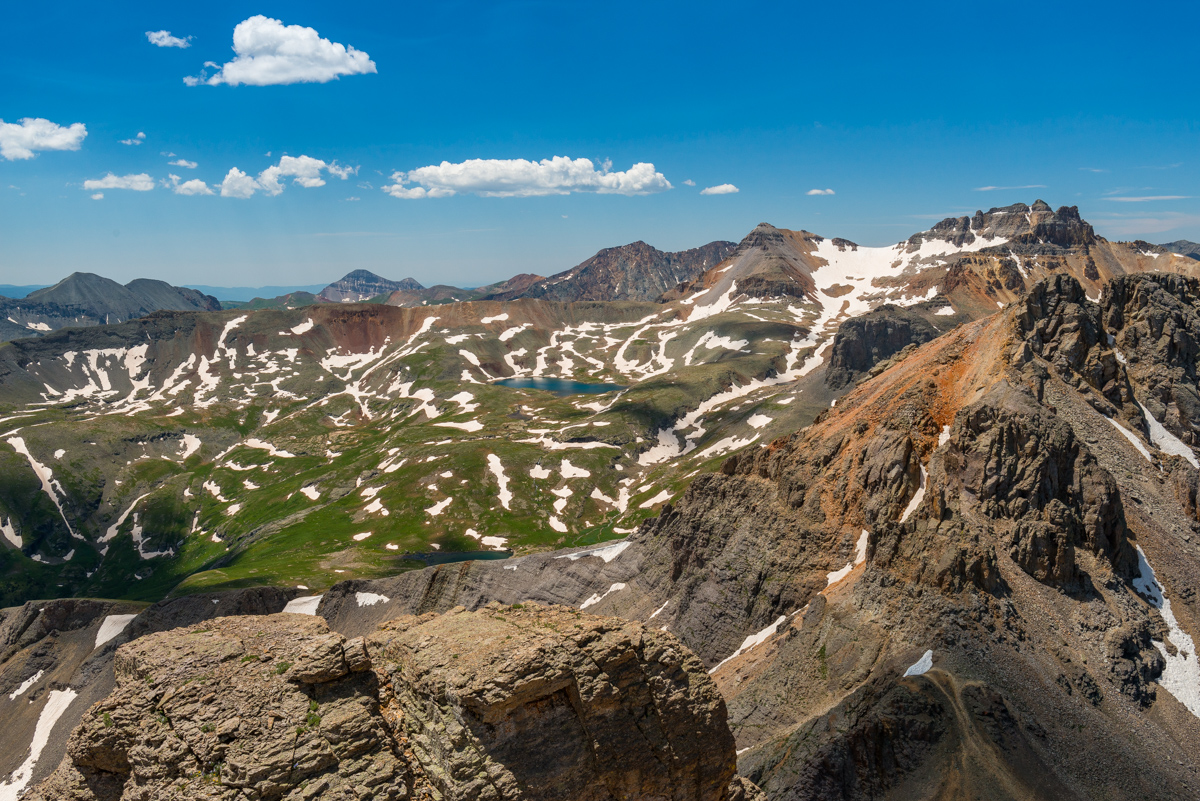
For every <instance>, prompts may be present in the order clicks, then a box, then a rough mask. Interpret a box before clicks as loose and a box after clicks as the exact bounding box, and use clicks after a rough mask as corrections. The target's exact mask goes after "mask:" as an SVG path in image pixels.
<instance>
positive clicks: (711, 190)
mask: <svg viewBox="0 0 1200 801" xmlns="http://www.w3.org/2000/svg"><path fill="white" fill-rule="evenodd" d="M740 191H741V190H740V189H738V188H737V187H736V186H734V185H733V184H717V185H716V186H706V187H705V188H703V189H701V190H700V194H702V195H736V194H737V193H738V192H740Z"/></svg>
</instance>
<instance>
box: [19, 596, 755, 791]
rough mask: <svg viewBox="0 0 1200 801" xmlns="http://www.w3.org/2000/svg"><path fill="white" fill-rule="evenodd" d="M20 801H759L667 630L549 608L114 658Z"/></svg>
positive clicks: (178, 638) (697, 677)
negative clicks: (45, 772) (105, 682)
mask: <svg viewBox="0 0 1200 801" xmlns="http://www.w3.org/2000/svg"><path fill="white" fill-rule="evenodd" d="M114 668H115V674H116V688H115V689H114V691H113V692H112V693H111V694H110V695H109V696H108V697H107V698H105V699H104V700H103V701H101V702H99V703H97V704H95V705H93V706H92V708H91V709H89V710H87V712H86V713H84V716H83V720H82V722H81V723H80V724H79V725H78V726H77V727H76V729H75V731H74V732H73V733H72V735H71V737H70V740H69V741H68V743H67V747H66V758H65V759H64V760H63V762H62V764H61V765H60V766H59V768H58V770H57V771H55V773H54V774H53V775H51V776H50V777H49V778H48V779H46V781H44V782H43V783H42V784H41V785H39V787H38V788H37V789H36V790H35V791H34V792H33V793H31V794H29V795H28V796H26V798H29V799H46V801H50V799H67V798H70V799H80V801H83V800H84V799H88V800H89V801H90V800H91V799H118V798H120V799H134V798H154V799H184V798H214V799H217V798H229V799H234V798H247V797H250V798H257V799H277V798H292V799H301V798H304V799H311V798H364V797H369V798H378V799H403V798H445V799H462V800H463V801H467V800H468V799H496V800H497V801H499V800H500V799H525V798H528V799H548V798H574V799H597V800H598V801H601V800H602V801H609V800H610V799H622V798H645V799H650V798H654V799H678V801H684V799H688V800H689V801H691V799H702V800H704V801H708V800H709V799H711V800H712V801H724V800H725V799H729V800H730V801H734V800H735V799H747V798H761V794H759V793H758V791H757V790H756V788H754V787H753V786H752V785H750V784H749V783H748V782H746V781H745V780H743V779H740V778H738V777H737V776H736V775H735V770H736V763H735V757H734V747H733V737H732V735H731V734H730V733H729V728H728V725H727V723H726V711H725V704H724V702H723V701H722V699H721V696H720V695H719V694H718V693H717V691H716V688H715V687H714V685H713V683H712V681H711V680H710V679H709V678H708V677H707V676H706V675H705V673H704V671H703V669H702V667H701V665H700V663H699V662H698V661H697V660H696V658H695V657H694V656H693V655H692V654H691V653H690V652H689V651H688V650H687V649H686V648H684V647H683V646H681V645H680V644H679V642H678V641H677V640H676V639H675V638H674V637H673V636H672V635H670V634H664V633H661V632H653V633H652V632H650V631H648V630H647V629H646V628H645V627H643V626H642V625H641V624H640V623H636V622H630V621H616V620H610V619H604V618H597V617H593V616H591V615H584V614H581V613H580V612H579V611H578V610H576V609H569V608H560V607H522V606H521V605H517V606H515V607H506V606H501V605H499V604H495V603H493V604H489V605H487V606H486V607H484V608H483V609H481V610H479V611H478V612H466V611H464V610H462V609H461V608H460V609H456V610H452V611H450V612H448V613H446V614H444V615H425V616H423V617H420V618H416V617H401V618H396V619H393V620H390V621H388V622H387V623H386V624H384V625H383V626H381V627H380V628H379V629H377V630H376V631H375V632H373V633H372V634H371V635H369V636H367V637H357V638H353V639H346V638H345V637H343V636H341V635H339V634H337V633H336V632H332V631H330V630H329V627H328V626H327V625H326V624H325V621H324V620H322V619H321V618H319V617H309V616H305V615H298V614H287V613H285V614H278V615H272V616H268V617H261V616H244V617H225V618H219V619H216V620H213V621H211V622H208V623H204V624H200V625H193V626H188V627H184V628H179V629H174V630H172V631H169V632H164V633H158V634H151V635H148V636H145V637H142V638H140V639H138V640H136V641H134V642H131V643H129V644H127V645H124V646H122V647H121V648H120V649H118V651H117V652H116V657H115V661H114Z"/></svg>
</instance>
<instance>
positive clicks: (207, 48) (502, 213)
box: [0, 1, 1200, 286]
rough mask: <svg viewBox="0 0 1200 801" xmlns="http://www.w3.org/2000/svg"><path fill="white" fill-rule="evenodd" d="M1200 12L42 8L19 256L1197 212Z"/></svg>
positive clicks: (0, 31)
mask: <svg viewBox="0 0 1200 801" xmlns="http://www.w3.org/2000/svg"><path fill="white" fill-rule="evenodd" d="M274 21H278V22H274ZM1197 22H1200V11H1198V10H1197V6H1196V5H1195V4H1184V3H1142V4H1139V5H1138V6H1136V8H1133V10H1131V7H1130V6H1129V5H1128V4H1115V3H1090V4H1083V3H1058V4H1036V5H1023V6H1012V5H1003V4H980V3H961V2H960V3H924V4H915V5H914V4H879V3H858V4H850V3H840V4H835V3H821V4H810V3H795V2H793V3H739V4H732V3H723V4H705V3H696V2H692V3H686V4H685V3H654V2H645V1H643V2H637V3H623V2H604V3H590V2H570V3H544V2H510V3H470V2H443V3H404V4H401V3H386V4H383V3H380V4H366V3H339V4H331V3H321V4H316V3H297V2H292V3H286V4H281V3H271V2H255V3H242V2H236V3H208V4H202V5H200V6H194V5H191V4H173V5H171V6H168V5H166V4H150V3H143V4H138V3H125V4H105V5H97V4H94V3H86V4H85V3H69V2H68V3H56V4H20V5H19V6H17V7H14V8H10V9H7V10H6V12H5V23H4V25H3V26H2V27H0V85H2V86H4V90H3V92H0V119H2V120H3V121H4V125H3V126H0V148H3V149H2V150H0V283H11V284H29V283H51V282H53V281H56V280H58V279H60V278H62V277H64V276H65V275H67V274H69V273H70V272H72V271H75V270H86V271H91V272H98V273H101V274H104V275H107V276H109V277H112V278H115V279H118V280H121V281H128V280H130V279H133V278H136V277H154V278H162V279H165V280H168V281H172V282H174V283H196V284H209V285H242V286H244V285H251V286H254V285H264V284H274V285H279V284H311V283H319V282H323V281H328V280H332V279H335V278H337V277H339V276H340V275H342V274H344V273H345V272H348V271H349V270H351V269H355V268H365V269H369V270H372V271H375V272H377V273H380V274H382V275H385V276H388V277H392V278H400V277H403V276H406V275H411V276H413V277H415V278H417V279H418V280H419V281H421V282H423V283H425V284H427V285H428V284H433V283H454V284H460V285H472V284H482V283H488V282H491V281H495V280H501V279H504V278H507V277H508V276H510V275H512V274H514V273H518V272H538V273H542V274H550V273H552V272H556V271H558V270H562V269H566V268H567V267H570V266H572V265H574V264H576V263H578V262H579V261H581V260H583V259H585V258H587V257H588V256H590V255H591V254H592V253H594V252H595V251H596V250H598V249H600V248H602V247H606V246H610V245H618V244H623V243H626V242H630V241H633V240H637V239H642V240H645V241H647V242H649V243H650V244H652V245H654V246H656V247H659V248H662V249H665V250H675V249H681V248H687V247H694V246H697V245H700V244H702V243H704V242H707V241H711V240H713V239H732V240H737V239H740V238H741V237H742V236H743V235H745V233H747V232H748V231H749V230H750V229H751V228H752V227H753V226H754V225H755V224H757V223H758V222H761V221H768V222H771V223H773V224H775V225H779V226H782V227H790V228H805V229H808V230H811V231H816V232H818V233H822V234H825V235H827V236H843V237H846V238H849V239H852V240H854V241H857V242H861V243H863V244H884V243H890V242H894V241H898V240H899V239H902V238H905V237H907V236H908V235H910V234H911V233H913V232H914V231H918V230H922V229H924V228H927V227H928V226H929V225H930V224H931V223H932V222H933V221H935V220H936V219H940V218H941V217H943V216H950V215H957V214H969V213H972V212H973V211H974V210H975V209H978V208H983V209H987V208H989V207H991V206H998V205H1006V204H1008V203H1012V202H1015V201H1018V200H1020V201H1024V202H1026V203H1030V202H1032V201H1033V200H1034V199H1035V198H1037V197H1041V198H1044V199H1045V200H1046V201H1047V202H1049V203H1050V204H1051V205H1054V206H1058V205H1064V204H1065V205H1078V206H1079V207H1080V210H1081V212H1082V213H1083V215H1084V216H1085V217H1086V218H1087V219H1089V220H1090V221H1091V222H1093V224H1095V225H1096V227H1097V230H1098V231H1099V232H1100V233H1102V234H1104V235H1106V236H1109V237H1110V238H1114V239H1132V238H1144V239H1148V240H1151V241H1168V240H1173V239H1178V238H1188V239H1193V240H1200V198H1198V197H1197V196H1200V187H1198V186H1197V179H1198V178H1200V158H1197V155H1198V153H1197V134H1198V133H1200V122H1197V116H1196V114H1195V109H1196V108H1197V100H1198V99H1200V98H1198V92H1197V88H1196V81H1195V75H1196V66H1195V54H1194V52H1195V51H1194V47H1193V46H1191V45H1190V44H1189V41H1188V40H1187V39H1186V37H1180V36H1179V35H1177V34H1176V32H1179V31H1184V32H1186V31H1190V30H1195V28H1196V24H1197ZM239 26H240V27H239ZM291 26H295V27H291ZM235 29H239V30H240V31H242V33H243V34H244V36H243V39H242V42H243V44H242V47H241V50H240V51H239V52H238V53H235V51H234V32H235ZM304 29H312V31H305V30H304ZM159 31H169V32H170V35H171V36H172V37H175V39H177V40H181V41H179V42H172V41H171V40H169V39H165V38H164V37H165V34H160V35H158V36H157V37H155V38H157V39H158V40H159V42H160V44H161V43H166V44H168V45H169V44H172V43H174V44H180V43H186V44H187V45H188V46H187V47H179V46H159V45H158V44H155V43H152V42H151V41H150V40H149V38H148V36H147V33H148V32H159ZM322 40H324V41H322ZM339 48H341V49H339ZM235 57H236V59H237V60H236V61H235ZM206 62H211V63H212V64H213V66H209V67H205V64H206ZM335 76H337V77H335ZM189 77H190V78H193V79H194V80H193V81H191V82H192V83H196V84H198V85H192V86H189V85H187V83H186V82H185V80H184V79H185V78H189ZM210 83H215V84H216V85H209V84H210ZM235 84H236V85H235ZM262 84H265V85H262ZM24 119H31V120H46V121H48V123H46V124H52V125H53V126H60V127H59V128H55V129H52V130H42V131H34V129H33V127H31V126H35V125H41V124H40V123H37V124H35V123H22V122H21V121H22V120H24ZM75 124H82V126H83V127H84V128H85V129H86V136H81V131H80V129H79V128H71V127H70V126H72V125H75ZM139 133H142V134H144V135H145V136H144V138H138V134H139ZM123 140H125V141H130V142H140V144H123V143H122V141H123ZM6 143H7V144H6ZM23 143H24V144H23ZM42 146H45V147H42ZM55 148H60V149H55ZM61 148H77V149H61ZM163 154H174V155H173V156H168V155H163ZM268 154H270V155H268ZM285 155H286V156H287V157H289V158H288V159H286V160H284V159H283V157H284V156H285ZM300 157H307V159H301V158H300ZM555 157H558V158H560V159H561V160H570V161H569V162H566V161H560V162H559V163H558V164H557V165H554V164H547V165H541V164H540V162H541V161H542V160H544V159H546V160H548V159H552V158H555ZM476 159H478V160H484V162H483V163H473V162H472V161H471V160H476ZM518 159H523V160H528V161H529V162H532V164H521V163H518V162H516V161H514V160H518ZM581 159H588V160H590V162H591V164H590V165H587V164H585V163H584V162H581V161H579V160H581ZM181 160H182V161H184V162H188V163H189V164H190V163H193V162H194V163H195V165H196V166H195V167H191V166H187V165H184V166H180V165H178V164H177V165H171V164H170V162H173V161H174V162H180V161H181ZM442 162H449V163H450V165H451V166H450V167H448V168H442V167H440V166H439V165H441V164H442ZM606 163H610V164H611V166H609V167H608V168H607V169H606V168H605V164H606ZM454 165H461V166H454ZM635 165H643V166H641V167H635ZM651 165H652V166H651ZM234 168H236V169H237V170H238V171H240V173H244V178H240V181H239V180H227V177H228V176H229V175H230V171H231V169H234ZM347 168H348V169H347ZM423 168H426V169H423ZM355 170H357V172H356V173H355V172H354V171H355ZM264 171H265V172H264ZM397 173H400V175H399V176H397V175H396V174H397ZM109 174H111V175H112V176H113V178H111V179H106V176H108V175H109ZM171 175H175V176H178V178H177V179H172V178H171V177H170V176H171ZM343 175H344V176H345V178H342V177H340V176H343ZM140 176H144V177H140ZM234 177H235V178H238V176H237V175H235V176H234ZM297 181H299V182H301V183H297ZM88 182H92V183H88ZM97 182H98V183H97ZM189 182H192V183H190V184H189ZM199 182H203V188H201V185H200V183H199ZM688 182H693V183H694V185H690V184H689V183H688ZM302 183H307V184H309V186H307V187H306V186H304V185H301V184H302ZM185 184H186V185H187V186H184V185H185ZM318 184H319V185H318ZM727 184H728V185H732V186H735V187H737V189H738V191H737V192H736V193H732V192H729V193H726V194H707V195H706V194H702V193H701V191H702V190H703V189H705V188H709V187H720V186H723V185H727ZM123 185H124V186H143V187H145V186H147V185H150V186H153V188H152V189H149V190H147V191H138V190H136V189H128V188H118V187H120V186H123ZM223 185H224V186H225V188H226V193H225V194H226V196H222V186H223ZM668 185H669V187H670V188H667V186H668ZM385 186H386V187H392V188H393V189H392V191H391V192H390V193H389V192H388V191H385V190H384V188H383V187H385ZM982 187H1009V188H999V189H992V190H988V191H980V189H981V188H982ZM181 188H183V190H184V191H185V192H186V191H192V192H193V194H180V193H179V192H178V191H177V190H180V189H181ZM829 189H831V190H833V194H820V195H816V194H809V192H810V191H812V190H829ZM276 190H278V191H276ZM414 190H417V191H414ZM204 192H211V193H212V194H204ZM547 192H550V193H552V194H546V193H547ZM558 192H566V194H557V193H558ZM451 193H452V194H451ZM239 194H240V195H249V196H248V197H240V196H235V195H239ZM489 194H490V195H495V194H503V195H517V196H501V197H497V196H488V195H489ZM94 195H103V197H102V198H99V199H93V196H94ZM397 195H399V196H397ZM405 195H423V196H422V197H405ZM438 195H441V196H438ZM351 198H355V199H351ZM1148 198H1149V199H1148Z"/></svg>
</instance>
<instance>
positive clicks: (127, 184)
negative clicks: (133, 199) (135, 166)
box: [83, 172, 154, 192]
mask: <svg viewBox="0 0 1200 801" xmlns="http://www.w3.org/2000/svg"><path fill="white" fill-rule="evenodd" d="M83 188H84V189H86V190H89V191H90V190H93V189H132V190H134V191H135V192H149V191H150V190H151V189H153V188H154V179H153V178H151V177H150V176H149V175H147V174H146V173H144V172H139V173H137V174H135V175H114V174H112V173H111V172H110V173H109V174H108V175H105V176H104V177H103V178H100V179H93V180H89V181H84V182H83Z"/></svg>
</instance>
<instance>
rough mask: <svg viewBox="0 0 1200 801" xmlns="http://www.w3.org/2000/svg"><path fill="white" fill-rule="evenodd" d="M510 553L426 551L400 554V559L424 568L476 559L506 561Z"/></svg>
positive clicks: (511, 553)
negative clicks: (418, 564) (416, 563)
mask: <svg viewBox="0 0 1200 801" xmlns="http://www.w3.org/2000/svg"><path fill="white" fill-rule="evenodd" d="M512 555H513V552H512V551H427V552H423V553H406V554H401V558H402V559H411V560H412V561H414V562H420V563H422V564H424V565H425V566H426V567H430V566H432V565H447V564H450V563H452V562H471V561H474V560H476V559H481V560H485V561H490V560H492V559H507V558H509V557H510V556H512Z"/></svg>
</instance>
